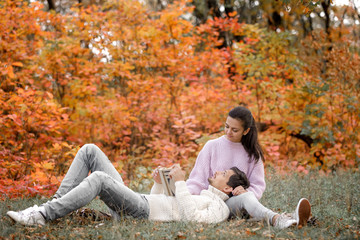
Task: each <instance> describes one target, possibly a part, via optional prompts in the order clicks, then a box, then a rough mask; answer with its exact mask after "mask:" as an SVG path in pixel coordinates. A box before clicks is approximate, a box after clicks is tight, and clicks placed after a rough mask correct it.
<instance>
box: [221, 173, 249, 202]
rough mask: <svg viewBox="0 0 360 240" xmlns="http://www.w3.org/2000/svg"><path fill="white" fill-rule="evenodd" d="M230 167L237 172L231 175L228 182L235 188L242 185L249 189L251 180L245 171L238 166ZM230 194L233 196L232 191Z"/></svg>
mask: <svg viewBox="0 0 360 240" xmlns="http://www.w3.org/2000/svg"><path fill="white" fill-rule="evenodd" d="M230 169H231V170H233V171H234V173H235V174H233V175H231V176H230V178H229V181H228V182H227V183H226V184H227V185H229V186H230V187H232V188H233V189H235V188H236V187H238V186H242V187H243V188H244V189H247V188H248V187H249V186H250V182H249V179H248V178H247V177H246V175H245V173H244V172H243V171H241V170H240V169H238V168H237V167H232V168H230ZM229 196H230V197H232V193H230V194H229Z"/></svg>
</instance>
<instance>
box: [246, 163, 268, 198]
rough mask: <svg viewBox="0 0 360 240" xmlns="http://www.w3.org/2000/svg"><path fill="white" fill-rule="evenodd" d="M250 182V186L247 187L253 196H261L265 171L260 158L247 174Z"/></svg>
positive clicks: (264, 185) (263, 189)
mask: <svg viewBox="0 0 360 240" xmlns="http://www.w3.org/2000/svg"><path fill="white" fill-rule="evenodd" d="M247 177H248V179H249V182H250V187H249V188H248V189H247V190H248V191H251V192H253V193H254V194H255V197H256V198H257V199H258V200H259V199H260V198H261V197H262V194H263V193H264V191H265V188H266V183H265V173H264V163H263V161H262V160H259V161H258V162H257V163H256V164H254V167H253V169H252V171H251V173H250V174H249V176H247Z"/></svg>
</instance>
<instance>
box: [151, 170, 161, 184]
mask: <svg viewBox="0 0 360 240" xmlns="http://www.w3.org/2000/svg"><path fill="white" fill-rule="evenodd" d="M159 168H160V167H157V168H156V169H155V170H154V171H153V173H152V177H153V179H154V181H155V182H156V183H158V184H161V178H160V174H159Z"/></svg>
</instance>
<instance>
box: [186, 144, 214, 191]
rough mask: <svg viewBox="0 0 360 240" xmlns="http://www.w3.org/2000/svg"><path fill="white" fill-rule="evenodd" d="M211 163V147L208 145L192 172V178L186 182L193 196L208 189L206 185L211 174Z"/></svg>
mask: <svg viewBox="0 0 360 240" xmlns="http://www.w3.org/2000/svg"><path fill="white" fill-rule="evenodd" d="M210 162H211V154H210V146H209V144H208V143H206V144H205V146H204V147H203V149H202V150H201V151H200V153H199V155H198V157H197V159H196V162H195V166H194V168H193V169H192V170H191V173H190V176H189V178H188V180H187V181H186V185H187V187H188V189H189V191H190V193H191V194H195V195H199V194H200V192H201V190H203V189H207V185H206V183H207V182H208V178H209V177H210V174H211V169H210Z"/></svg>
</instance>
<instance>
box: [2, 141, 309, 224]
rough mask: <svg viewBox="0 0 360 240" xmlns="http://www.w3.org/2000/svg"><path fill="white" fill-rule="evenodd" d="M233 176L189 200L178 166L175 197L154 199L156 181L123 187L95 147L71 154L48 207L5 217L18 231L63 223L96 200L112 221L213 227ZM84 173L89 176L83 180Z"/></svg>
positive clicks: (223, 211) (213, 181)
mask: <svg viewBox="0 0 360 240" xmlns="http://www.w3.org/2000/svg"><path fill="white" fill-rule="evenodd" d="M239 171H240V170H238V169H237V168H232V169H229V170H226V171H222V172H217V173H216V174H215V175H214V176H213V177H211V178H209V182H210V186H209V188H208V189H207V190H203V191H202V192H201V194H200V195H191V194H190V192H189V190H188V189H187V187H186V184H185V181H184V179H185V174H184V172H183V171H182V170H181V169H180V167H179V166H173V168H172V170H171V172H170V176H171V177H172V178H173V179H174V181H175V186H176V190H175V197H170V196H166V195H164V194H157V193H159V192H160V190H161V184H159V182H156V181H155V184H154V187H153V189H152V192H151V194H150V195H144V194H139V193H136V192H134V191H132V190H131V189H129V188H128V187H126V186H125V185H124V184H123V181H122V178H121V176H120V174H119V173H118V172H117V171H116V169H115V168H114V166H113V165H112V164H111V162H110V161H109V159H108V158H107V157H106V156H105V154H104V153H103V152H102V151H101V150H100V149H99V148H98V147H97V146H95V145H93V144H86V145H84V146H83V147H82V148H81V149H80V150H79V152H78V153H77V155H76V157H75V159H74V161H73V162H72V164H71V166H70V168H69V170H68V172H67V174H66V175H65V177H64V179H63V181H62V183H61V185H60V187H59V189H58V191H57V192H56V193H55V195H54V198H53V199H52V200H51V201H48V202H46V203H44V204H42V205H41V206H37V205H35V206H33V207H30V208H27V209H25V210H23V211H19V212H14V211H8V212H7V215H8V216H10V217H11V218H12V219H13V220H15V221H16V222H19V223H21V224H23V225H38V224H40V225H45V223H46V221H49V220H54V219H57V218H60V217H63V216H65V215H66V214H68V213H70V212H72V211H74V210H77V209H79V208H81V207H83V206H85V205H86V204H88V203H89V202H90V201H91V200H92V199H94V198H95V197H96V196H100V199H101V200H102V201H104V202H105V204H106V205H107V206H108V207H109V208H110V210H111V212H112V215H113V216H114V217H115V218H119V216H124V215H126V216H132V217H135V218H147V219H149V220H154V221H196V222H206V223H217V222H221V221H224V220H226V219H227V218H228V216H229V209H228V207H227V205H226V204H225V202H224V201H225V200H227V199H228V198H229V195H231V192H232V190H233V189H234V188H235V187H236V186H239V185H240V184H241V183H239V182H240V180H241V182H242V181H243V180H242V175H239ZM89 172H91V174H90V175H89V176H88V173H89ZM154 179H155V180H156V177H155V176H154ZM230 180H231V181H230ZM259 204H260V203H259ZM297 212H298V213H297V214H296V215H297V216H301V214H299V213H301V209H298V211H297ZM275 216H276V219H277V220H276V221H273V222H274V224H272V225H273V226H275V227H278V228H285V227H289V226H291V225H294V224H296V223H297V222H299V219H296V218H299V217H297V216H295V219H294V218H291V217H289V216H286V215H278V214H276V215H274V216H273V217H272V219H273V218H274V217H275ZM305 217H306V216H305Z"/></svg>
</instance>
